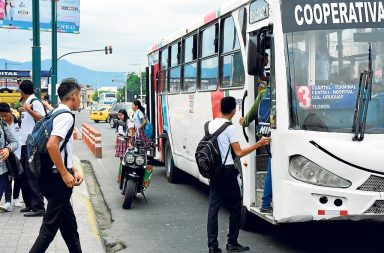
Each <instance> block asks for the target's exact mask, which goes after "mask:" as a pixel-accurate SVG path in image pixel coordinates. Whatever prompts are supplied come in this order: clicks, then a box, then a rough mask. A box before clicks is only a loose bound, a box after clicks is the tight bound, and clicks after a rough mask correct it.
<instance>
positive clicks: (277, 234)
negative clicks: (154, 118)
mask: <svg viewBox="0 0 384 253" xmlns="http://www.w3.org/2000/svg"><path fill="white" fill-rule="evenodd" d="M83 122H87V123H89V124H90V125H92V126H93V127H95V128H96V129H98V130H99V131H101V133H102V146H103V158H102V159H95V158H93V156H92V155H91V153H90V152H89V151H88V150H87V148H85V146H84V144H83V143H82V142H81V141H78V142H76V144H75V145H76V146H75V150H76V155H77V156H79V157H80V159H81V160H89V161H90V162H91V164H92V166H93V169H94V171H95V174H96V177H97V180H98V181H99V184H100V188H101V191H102V193H103V196H104V199H105V202H106V204H107V206H108V207H109V209H110V211H111V215H112V219H113V222H112V224H111V227H110V229H108V230H107V231H105V232H106V233H107V234H108V236H109V237H114V238H115V239H117V240H120V241H122V242H123V243H124V244H125V246H126V247H127V248H126V249H124V250H122V251H120V252H207V251H208V250H207V246H206V245H207V243H206V241H207V239H206V219H207V218H206V216H207V208H208V207H207V203H208V192H209V188H208V187H207V186H205V185H203V184H201V183H199V182H197V180H195V179H194V178H192V177H189V176H186V177H184V179H183V182H181V183H179V184H170V183H168V181H167V180H166V178H165V171H164V167H156V168H155V169H154V174H153V177H152V181H151V186H150V187H149V189H148V190H147V191H146V197H147V199H148V203H145V201H144V199H143V197H142V196H138V199H137V200H135V201H134V203H133V208H132V209H130V210H124V209H123V208H122V207H121V194H120V191H119V189H118V185H117V183H116V174H117V168H118V163H119V162H118V158H115V157H114V152H115V150H114V134H115V129H111V128H110V126H109V125H108V124H107V123H94V122H92V121H90V120H89V110H83V111H82V112H81V113H76V124H77V127H78V129H81V124H82V123H83ZM81 145H83V146H81ZM383 225H384V224H383V221H382V220H381V221H364V222H358V221H332V222H309V223H298V224H280V225H276V226H273V225H270V224H267V223H265V222H264V221H261V220H259V219H255V221H254V224H253V227H254V229H253V230H252V231H243V230H241V232H240V236H239V242H240V243H242V244H244V245H247V246H249V247H250V248H251V251H250V252H265V253H267V252H271V253H276V252H287V253H290V252H292V253H293V252H319V253H321V252H327V253H328V252H348V253H351V252H364V253H366V252H380V251H382V246H381V240H382V238H383V236H382V233H381V229H382V227H383ZM219 226H220V227H219V242H220V246H221V247H222V248H224V249H225V243H226V233H227V226H228V212H227V211H226V210H225V208H223V209H221V212H220V220H219Z"/></svg>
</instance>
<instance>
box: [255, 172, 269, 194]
mask: <svg viewBox="0 0 384 253" xmlns="http://www.w3.org/2000/svg"><path fill="white" fill-rule="evenodd" d="M266 176H267V172H266V171H260V172H256V190H260V189H261V190H262V189H264V182H265V177H266Z"/></svg>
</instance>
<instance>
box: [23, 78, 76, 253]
mask: <svg viewBox="0 0 384 253" xmlns="http://www.w3.org/2000/svg"><path fill="white" fill-rule="evenodd" d="M57 93H58V95H59V97H60V100H61V104H59V106H58V107H57V108H56V109H54V110H53V111H52V112H50V113H49V114H48V115H47V116H46V117H45V118H44V119H43V120H42V121H40V122H39V123H38V124H39V125H44V126H45V129H47V132H48V135H49V136H48V137H46V138H45V137H44V133H43V131H41V128H42V127H39V125H36V127H35V128H34V129H33V131H32V134H31V135H29V137H28V140H27V145H28V150H30V151H31V153H32V155H31V158H30V163H31V165H32V166H31V168H33V171H34V173H36V174H38V175H39V184H40V188H41V191H42V193H43V195H44V196H45V197H46V198H47V200H48V205H47V211H46V213H45V215H44V218H43V224H42V225H41V228H40V232H39V236H38V237H37V239H36V241H35V243H34V245H33V247H32V249H31V250H30V253H40V252H45V251H46V250H47V248H48V246H49V244H50V243H51V242H52V241H53V239H54V238H55V236H56V233H57V231H58V230H59V229H60V231H61V235H62V236H63V238H64V241H65V243H66V244H67V247H68V251H69V252H71V253H80V252H82V251H81V246H80V239H79V233H78V232H77V222H76V217H75V214H74V212H73V208H72V205H71V203H70V199H71V195H72V190H73V187H74V186H78V185H80V184H81V183H82V181H83V177H82V175H81V174H80V173H79V172H78V171H77V170H76V169H75V168H74V166H73V159H72V157H73V154H72V152H73V135H72V133H73V128H74V124H75V117H74V115H73V114H72V112H71V111H75V110H77V109H78V108H79V106H80V101H81V99H80V86H79V85H78V84H77V82H76V80H74V79H65V80H63V81H62V83H61V84H60V86H59V88H58V90H57ZM44 143H45V144H44ZM37 158H39V159H37ZM39 165H40V166H39Z"/></svg>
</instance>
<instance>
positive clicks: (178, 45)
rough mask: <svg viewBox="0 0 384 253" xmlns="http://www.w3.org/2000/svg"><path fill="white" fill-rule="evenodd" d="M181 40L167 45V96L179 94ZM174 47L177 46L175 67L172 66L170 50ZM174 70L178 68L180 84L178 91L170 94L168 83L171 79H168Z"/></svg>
mask: <svg viewBox="0 0 384 253" xmlns="http://www.w3.org/2000/svg"><path fill="white" fill-rule="evenodd" d="M181 41H182V40H181V39H178V40H176V41H174V42H172V43H171V44H169V46H168V49H170V50H169V51H168V58H169V59H168V61H169V68H168V82H167V94H169V95H177V94H180V91H181V86H182V85H181V81H182V80H181V57H182V44H181ZM174 46H177V56H176V61H177V63H176V65H172V48H173V47H174ZM175 68H180V75H179V76H180V82H179V91H178V92H170V88H171V86H170V83H171V78H170V75H171V71H172V70H173V69H175Z"/></svg>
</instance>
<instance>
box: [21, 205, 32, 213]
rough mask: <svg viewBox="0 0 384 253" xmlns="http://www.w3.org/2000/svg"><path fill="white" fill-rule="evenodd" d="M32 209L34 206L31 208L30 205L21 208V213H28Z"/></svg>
mask: <svg viewBox="0 0 384 253" xmlns="http://www.w3.org/2000/svg"><path fill="white" fill-rule="evenodd" d="M31 211H32V208H30V207H29V206H27V207H24V208H22V209H20V213H27V212H31Z"/></svg>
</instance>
